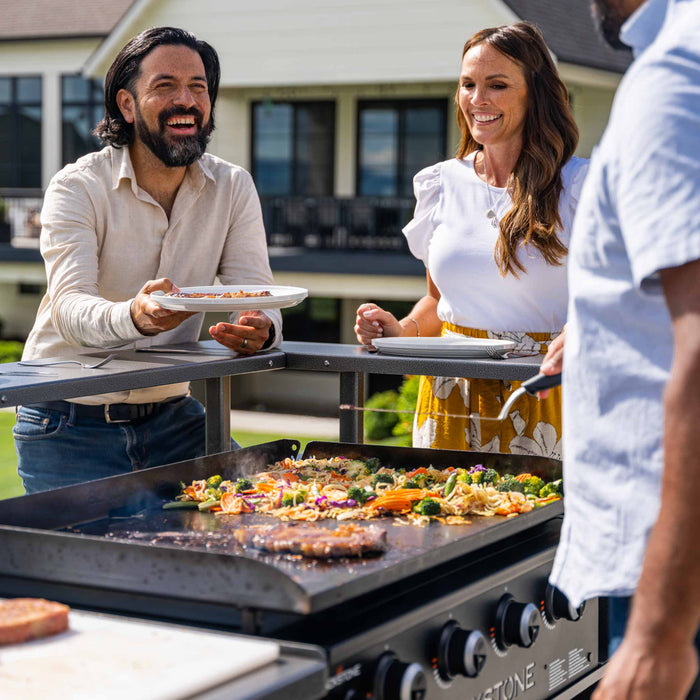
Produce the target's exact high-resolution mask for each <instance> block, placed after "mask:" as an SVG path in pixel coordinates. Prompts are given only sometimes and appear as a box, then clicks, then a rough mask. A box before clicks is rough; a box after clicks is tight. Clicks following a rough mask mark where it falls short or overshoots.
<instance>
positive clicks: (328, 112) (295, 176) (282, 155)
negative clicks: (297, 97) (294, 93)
mask: <svg viewBox="0 0 700 700" xmlns="http://www.w3.org/2000/svg"><path fill="white" fill-rule="evenodd" d="M334 141H335V104H334V103H333V102H269V101H266V102H256V103H254V104H253V157H252V166H253V167H252V171H253V172H252V174H253V178H254V179H255V184H256V186H257V188H258V192H259V193H260V194H261V195H262V196H270V195H302V196H309V197H323V196H329V195H332V194H333V149H334Z"/></svg>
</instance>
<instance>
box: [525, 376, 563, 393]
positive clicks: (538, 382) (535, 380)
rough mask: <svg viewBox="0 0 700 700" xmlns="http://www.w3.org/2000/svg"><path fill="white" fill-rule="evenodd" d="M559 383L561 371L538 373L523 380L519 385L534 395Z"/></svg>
mask: <svg viewBox="0 0 700 700" xmlns="http://www.w3.org/2000/svg"><path fill="white" fill-rule="evenodd" d="M560 384H561V372H559V373H558V374H538V375H537V376H535V377H531V378H530V379H528V380H527V381H524V382H523V383H522V384H521V386H522V388H523V389H525V391H527V393H528V394H530V395H531V396H536V395H537V392H539V391H544V390H545V389H551V388H552V387H555V386H559V385H560Z"/></svg>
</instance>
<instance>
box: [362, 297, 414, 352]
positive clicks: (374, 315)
mask: <svg viewBox="0 0 700 700" xmlns="http://www.w3.org/2000/svg"><path fill="white" fill-rule="evenodd" d="M402 331H403V328H402V327H401V324H400V323H399V322H398V321H397V320H396V317H395V316H394V315H393V314H390V313H389V312H388V311H384V309H382V308H381V307H379V306H377V305H376V304H361V305H360V306H359V307H358V309H357V317H356V319H355V335H356V336H357V340H358V341H359V342H360V343H362V344H363V345H367V346H368V347H370V348H372V349H374V346H373V345H372V341H373V340H375V339H376V338H390V337H393V336H398V335H401V334H402Z"/></svg>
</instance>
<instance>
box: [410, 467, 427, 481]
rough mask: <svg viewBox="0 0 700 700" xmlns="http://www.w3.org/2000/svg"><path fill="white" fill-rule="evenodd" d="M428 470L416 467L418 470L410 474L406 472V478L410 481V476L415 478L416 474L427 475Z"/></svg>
mask: <svg viewBox="0 0 700 700" xmlns="http://www.w3.org/2000/svg"><path fill="white" fill-rule="evenodd" d="M427 473H428V470H427V469H426V468H425V467H418V469H414V470H413V471H412V472H407V473H406V477H407V478H408V479H410V478H411V477H412V476H415V475H416V474H427Z"/></svg>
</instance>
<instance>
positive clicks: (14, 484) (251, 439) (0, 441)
mask: <svg viewBox="0 0 700 700" xmlns="http://www.w3.org/2000/svg"><path fill="white" fill-rule="evenodd" d="M14 424H15V414H14V413H12V412H9V411H0V499H3V498H12V497H13V496H21V495H22V494H23V493H24V488H23V487H22V481H21V479H20V478H19V476H17V458H16V455H15V444H14V441H13V440H12V426H13V425H14ZM234 437H235V438H236V440H237V441H238V442H239V443H240V445H241V446H242V447H248V446H250V445H259V444H261V443H263V442H272V441H273V440H279V439H280V438H283V437H284V438H288V437H293V438H294V439H298V440H299V441H300V443H301V448H300V449H303V448H304V446H305V445H306V443H307V442H309V441H310V440H317V439H325V438H314V437H303V436H299V435H292V436H289V435H279V434H276V433H245V432H240V431H236V432H235V434H234ZM382 443H383V444H389V445H396V444H399V438H389V439H387V440H383V441H382Z"/></svg>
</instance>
